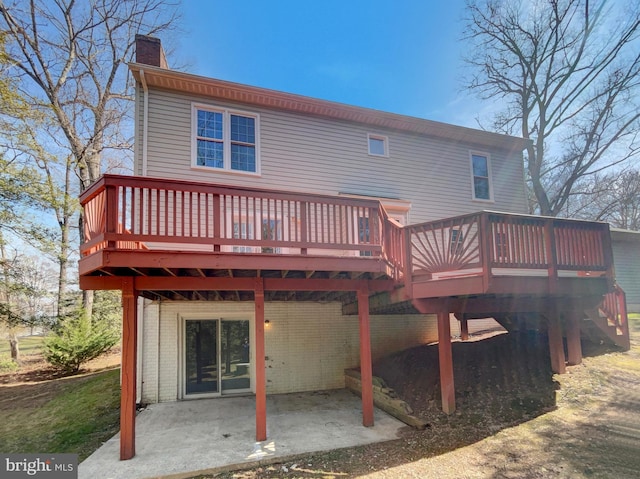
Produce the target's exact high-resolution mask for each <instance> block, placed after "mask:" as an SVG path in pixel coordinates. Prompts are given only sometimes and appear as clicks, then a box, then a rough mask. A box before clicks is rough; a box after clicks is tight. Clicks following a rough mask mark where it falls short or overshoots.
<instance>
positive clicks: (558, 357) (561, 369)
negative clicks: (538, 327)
mask: <svg viewBox="0 0 640 479" xmlns="http://www.w3.org/2000/svg"><path fill="white" fill-rule="evenodd" d="M547 334H548V336H549V354H551V370H552V371H553V372H554V373H556V374H564V373H565V372H566V370H567V369H566V365H565V357H564V344H563V342H562V326H561V324H560V315H559V313H558V309H557V308H551V309H550V311H549V313H548V314H547Z"/></svg>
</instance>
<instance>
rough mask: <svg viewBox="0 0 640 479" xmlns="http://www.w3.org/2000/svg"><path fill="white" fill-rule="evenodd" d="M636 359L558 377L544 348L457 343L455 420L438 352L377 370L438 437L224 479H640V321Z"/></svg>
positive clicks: (411, 437)
mask: <svg viewBox="0 0 640 479" xmlns="http://www.w3.org/2000/svg"><path fill="white" fill-rule="evenodd" d="M634 329H635V336H633V335H632V350H631V351H629V352H624V353H623V352H617V351H615V350H613V349H609V348H607V347H606V346H604V345H594V344H590V343H585V344H584V353H585V356H586V357H585V359H584V361H583V364H581V365H578V366H572V367H569V368H568V373H567V374H565V375H555V376H553V375H552V374H551V372H550V371H551V369H550V364H549V353H548V348H547V346H546V344H547V343H546V338H545V337H542V336H538V335H536V334H526V333H525V334H504V335H498V336H494V337H491V338H489V339H486V340H483V341H475V342H466V343H454V345H453V357H454V374H455V381H456V405H457V411H456V412H455V413H454V414H452V415H449V416H447V415H445V414H443V413H442V412H441V410H440V401H439V385H438V374H437V346H423V347H418V348H413V349H410V350H407V351H404V352H402V353H399V354H396V355H393V356H391V357H388V358H385V359H384V360H383V361H381V362H379V363H377V364H376V365H374V374H376V375H378V376H381V377H383V378H384V379H385V381H386V382H387V383H388V384H389V385H390V386H391V387H393V388H394V389H396V391H397V392H398V394H399V396H400V397H402V398H403V399H404V400H405V401H407V402H409V403H410V404H411V406H412V407H413V408H414V411H415V413H416V415H418V416H420V417H423V418H425V419H426V420H427V421H428V422H429V426H428V427H427V429H426V430H424V431H416V430H414V429H411V428H409V427H407V428H405V430H403V432H402V436H401V438H399V439H398V440H396V441H390V442H387V443H382V444H373V445H369V446H364V447H358V448H350V449H343V450H336V451H330V452H326V453H319V454H310V455H305V456H301V457H298V458H296V459H295V460H292V461H288V462H285V463H281V464H273V465H267V466H263V467H258V468H254V469H250V470H242V471H236V472H228V473H223V474H217V475H214V476H203V477H216V478H224V479H230V478H235V479H258V478H280V477H283V478H285V477H286V478H295V477H306V478H311V477H314V478H343V477H371V478H404V477H415V478H431V477H434V478H438V479H449V478H450V479H454V478H455V479H458V478H500V479H502V478H505V479H506V478H532V479H533V478H616V479H617V478H630V479H631V478H638V477H640V343H639V342H638V340H637V339H635V338H637V337H638V336H640V321H636V323H635V328H634Z"/></svg>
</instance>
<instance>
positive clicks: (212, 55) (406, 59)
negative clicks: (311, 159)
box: [168, 0, 477, 126]
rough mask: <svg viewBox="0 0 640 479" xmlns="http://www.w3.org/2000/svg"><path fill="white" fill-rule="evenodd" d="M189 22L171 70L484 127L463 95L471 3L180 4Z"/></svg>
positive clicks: (212, 0)
mask: <svg viewBox="0 0 640 479" xmlns="http://www.w3.org/2000/svg"><path fill="white" fill-rule="evenodd" d="M183 13H184V25H185V29H186V32H185V33H184V34H183V35H181V37H180V39H179V40H178V45H177V50H176V51H175V52H174V53H173V57H171V56H170V57H169V58H168V61H169V65H170V66H172V65H173V64H180V63H181V64H186V65H187V70H188V71H189V72H190V73H195V74H198V75H203V76H210V77H215V78H220V79H223V80H228V81H233V82H238V83H245V84H249V85H256V86H260V87H265V88H271V89H274V90H281V91H286V92H291V93H297V94H301V95H306V96H311V97H315V98H322V99H326V100H332V101H337V102H342V103H348V104H352V105H359V106H365V107H368V108H374V109H379V110H385V111H391V112H394V113H400V114H404V115H410V116H417V117H421V118H428V119H431V120H437V121H444V122H450V123H456V124H462V125H466V126H477V125H476V122H475V116H476V113H475V111H474V110H475V108H476V107H477V102H475V101H471V100H470V99H469V98H468V97H467V95H466V94H465V93H461V87H460V85H461V83H460V77H461V75H462V74H463V73H464V72H463V69H462V61H461V51H462V50H463V49H464V44H463V43H462V42H461V41H460V37H461V33H462V29H463V24H462V20H461V18H462V15H463V13H464V0H448V1H446V0H396V1H391V0H389V1H381V0H368V1H360V0H341V1H336V0H323V1H311V0H297V1H291V0H245V1H232V0H183ZM172 62H173V63H172Z"/></svg>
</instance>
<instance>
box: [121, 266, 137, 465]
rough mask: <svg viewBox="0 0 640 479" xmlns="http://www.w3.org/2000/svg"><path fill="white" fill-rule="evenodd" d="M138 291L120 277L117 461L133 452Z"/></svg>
mask: <svg viewBox="0 0 640 479" xmlns="http://www.w3.org/2000/svg"><path fill="white" fill-rule="evenodd" d="M137 345H138V292H137V291H136V290H135V283H134V279H133V278H123V280H122V353H121V354H122V357H121V361H122V363H121V374H122V379H121V381H122V385H121V392H120V460H121V461H125V460H127V459H131V458H132V457H133V456H135V455H136V368H137V359H136V354H137V351H136V349H137Z"/></svg>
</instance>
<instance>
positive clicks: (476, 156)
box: [470, 152, 493, 201]
mask: <svg viewBox="0 0 640 479" xmlns="http://www.w3.org/2000/svg"><path fill="white" fill-rule="evenodd" d="M470 156H471V176H472V179H473V185H472V187H473V199H474V200H483V201H492V200H493V192H492V186H491V158H490V157H489V155H488V154H486V153H475V152H471V154H470Z"/></svg>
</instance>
